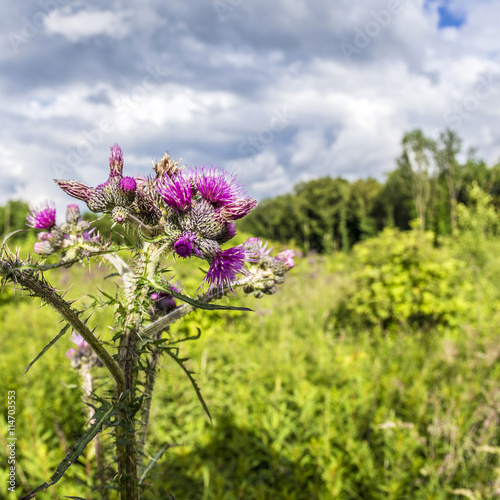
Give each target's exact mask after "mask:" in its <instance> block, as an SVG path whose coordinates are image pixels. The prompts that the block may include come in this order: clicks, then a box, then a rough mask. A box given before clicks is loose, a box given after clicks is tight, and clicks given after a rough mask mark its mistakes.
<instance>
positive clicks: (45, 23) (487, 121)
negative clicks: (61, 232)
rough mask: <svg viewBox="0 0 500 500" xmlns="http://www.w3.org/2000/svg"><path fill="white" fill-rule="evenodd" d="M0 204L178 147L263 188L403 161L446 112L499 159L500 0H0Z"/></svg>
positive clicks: (269, 191)
mask: <svg viewBox="0 0 500 500" xmlns="http://www.w3.org/2000/svg"><path fill="white" fill-rule="evenodd" d="M0 14H1V15H0V30H1V38H0V170H1V174H2V182H1V183H0V203H5V201H7V200H8V199H14V198H15V199H18V198H21V199H25V200H27V201H30V202H39V201H42V200H44V199H47V198H51V199H54V200H55V201H56V203H57V205H58V206H61V208H62V207H63V206H64V205H65V204H66V202H67V201H68V198H67V197H66V196H65V195H64V194H63V193H60V192H58V189H57V187H56V186H55V184H54V183H53V182H52V179H53V178H63V179H79V180H81V181H83V182H85V183H87V184H89V185H93V186H95V185H96V184H98V183H100V182H102V181H103V180H105V179H106V178H107V163H108V156H109V148H110V146H111V145H112V144H114V143H115V142H118V143H119V144H120V145H121V146H122V149H123V151H124V157H125V172H126V174H127V175H147V174H148V173H150V172H151V166H152V161H153V160H156V159H159V158H161V157H162V155H163V153H164V152H165V151H168V152H169V153H170V155H171V156H172V157H173V158H176V159H179V158H181V157H182V158H183V162H184V163H185V164H187V165H188V166H192V165H201V164H208V165H210V164H217V165H219V166H221V167H223V168H225V169H228V170H231V171H234V172H236V173H237V174H238V177H239V178H240V179H241V180H242V181H243V183H244V184H245V185H246V187H247V190H248V192H249V194H251V195H252V196H254V197H256V198H257V199H262V198H264V197H268V196H274V195H277V194H281V193H284V192H288V191H290V190H291V189H292V188H293V186H294V185H295V184H296V183H297V182H299V181H302V180H308V179H312V178H315V177H319V176H324V175H331V176H343V177H345V178H347V179H349V180H353V179H356V178H359V177H366V176H375V177H377V178H379V179H380V180H382V179H383V178H384V172H387V171H389V170H391V169H392V168H394V159H395V157H397V156H398V154H399V153H400V141H401V138H402V135H403V134H404V133H405V132H406V131H409V130H412V129H414V128H422V129H423V130H424V132H425V133H426V134H427V135H429V136H436V135H437V134H438V133H439V131H442V130H444V129H445V128H447V127H449V128H452V129H454V130H455V131H457V132H458V134H459V135H460V136H461V137H462V138H463V139H464V140H465V145H466V146H465V147H469V146H475V147H477V150H478V156H480V157H482V158H484V159H485V160H486V161H487V162H489V163H490V164H493V163H494V162H496V161H498V160H499V159H500V52H499V51H500V36H498V34H499V30H498V27H497V26H498V19H500V2H498V1H494V0H474V1H473V0H425V1H424V0H401V1H398V0H364V1H359V2H354V1H352V0H274V1H268V0H267V1H264V0H198V1H195V0H169V1H168V2H166V1H162V0H142V1H141V2H138V1H137V2H132V1H127V0H115V1H106V2H105V1H103V0H93V1H85V2H84V1H78V0H76V1H73V0H39V1H38V2H35V1H31V2H19V1H18V0H4V1H3V2H2V3H1V4H0Z"/></svg>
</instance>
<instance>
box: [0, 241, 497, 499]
mask: <svg viewBox="0 0 500 500" xmlns="http://www.w3.org/2000/svg"><path fill="white" fill-rule="evenodd" d="M497 250H498V245H496V246H495V245H492V247H491V248H488V252H489V253H490V256H491V261H493V260H495V255H497V254H498V253H497ZM353 265H354V264H353V263H352V262H351V258H350V257H345V256H338V257H319V256H316V257H306V258H303V259H299V262H298V265H297V267H296V269H294V270H293V271H292V272H291V273H290V275H289V277H288V278H287V282H286V284H285V285H284V286H282V287H280V290H279V292H278V294H277V295H275V296H272V297H264V298H263V299H260V300H257V299H254V298H247V299H244V298H242V297H241V296H239V295H238V296H237V297H235V298H231V302H232V303H233V304H236V303H241V304H243V303H244V304H245V305H246V306H249V307H251V308H252V309H254V312H253V313H240V312H221V311H216V312H208V311H200V312H195V313H192V314H191V315H190V316H189V318H188V319H187V320H185V321H183V322H181V323H179V324H178V325H175V327H174V328H173V329H172V335H174V336H187V335H192V334H195V333H196V332H197V331H198V329H199V330H200V331H201V338H200V339H199V340H197V341H195V342H189V343H186V344H183V354H185V355H186V356H189V357H190V358H191V360H190V367H191V368H192V369H193V370H194V371H195V372H196V373H197V380H198V382H199V385H200V386H201V388H202V393H203V395H204V398H205V400H206V401H207V403H208V406H209V408H210V412H211V414H212V417H213V423H211V422H210V421H209V419H208V418H207V416H206V415H205V414H204V412H203V409H202V408H201V405H200V404H199V402H198V400H197V399H196V396H195V394H194V391H193V390H192V389H191V387H190V384H189V381H188V380H187V379H186V378H185V376H184V375H183V373H182V372H181V371H180V370H179V369H178V368H177V367H176V366H174V364H173V363H171V362H169V361H168V360H164V361H163V362H162V364H161V367H160V372H159V375H158V382H157V391H156V393H155V397H154V400H153V406H152V415H151V419H152V422H153V424H152V427H151V431H150V436H149V438H150V443H151V444H150V445H149V447H148V449H147V452H148V453H149V454H150V455H151V456H152V455H154V454H155V453H156V451H157V450H158V449H159V448H160V447H161V446H163V445H164V444H168V445H170V446H171V447H170V448H169V449H168V450H167V451H166V452H165V453H164V455H163V456H162V458H161V459H160V461H159V463H158V466H157V468H156V469H154V471H153V472H152V474H151V476H150V478H149V483H148V486H147V490H146V498H151V499H158V498H159V499H162V498H168V493H167V491H170V492H171V493H172V494H173V495H174V496H175V498H176V499H177V500H179V499H189V500H198V499H203V500H209V499H210V500H211V499H214V500H215V499H217V500H219V499H220V500H223V499H228V500H229V499H231V500H232V499H245V500H253V499H278V500H279V499H287V500H294V499H296V500H299V499H300V500H302V499H304V500H305V499H321V500H323V499H324V500H326V499H362V500H371V499H380V500H382V499H384V500H386V499H408V500H410V499H411V500H420V499H422V500H424V499H426V500H427V499H455V498H457V499H459V498H474V499H476V500H479V499H487V498H488V499H489V498H494V497H495V496H496V495H498V494H499V491H500V478H499V472H500V469H499V462H498V456H499V453H500V445H499V438H500V435H499V424H500V421H499V415H500V391H499V389H498V380H499V377H500V364H499V362H498V361H499V358H500V348H499V347H498V335H499V333H500V331H499V330H500V326H499V322H498V319H499V317H498V315H496V316H495V315H492V314H491V313H488V315H486V314H478V315H477V317H474V318H471V321H469V322H464V323H463V324H461V325H460V326H459V327H455V328H451V327H450V328H435V329H426V330H419V329H416V328H411V327H406V328H404V327H401V328H400V329H398V330H397V331H392V332H390V333H387V332H386V333H385V334H383V333H381V332H380V331H378V330H377V331H371V330H369V329H365V330H359V331H349V330H348V329H345V328H344V329H340V328H338V327H337V326H336V323H335V322H334V321H332V314H333V311H335V306H336V304H338V302H339V301H340V300H341V299H342V298H343V294H344V290H346V289H348V288H349V287H352V285H353V283H352V276H351V269H352V266H353ZM185 266H187V264H186V263H184V262H183V263H182V265H181V266H180V271H179V273H178V274H179V276H178V279H179V280H181V281H183V282H184V283H185V284H186V289H187V290H188V291H192V292H193V291H194V290H196V287H197V286H199V284H200V283H201V280H199V279H198V277H201V276H202V274H201V273H199V274H198V275H197V276H196V277H195V278H194V279H192V280H191V281H190V280H186V279H185V278H186V276H188V273H189V270H188V269H187V268H186V267H185ZM489 269H490V271H489V274H488V273H483V275H482V278H481V279H483V283H482V286H481V287H480V290H481V293H480V294H478V295H477V297H478V299H477V300H478V304H479V305H478V307H479V308H480V307H481V303H482V301H490V300H493V299H495V297H498V295H499V293H498V291H499V287H498V280H497V279H496V278H497V272H496V271H495V268H494V266H493V267H491V268H489ZM105 274H106V273H105V271H104V270H103V271H99V272H97V273H94V274H93V275H89V274H88V273H87V271H86V270H85V269H83V268H80V269H75V270H72V271H64V272H63V273H62V275H60V276H59V278H58V280H59V281H58V285H59V286H61V287H67V286H68V285H69V284H70V283H76V285H75V286H74V287H73V289H72V290H71V291H70V292H69V295H68V296H69V297H71V298H76V297H77V296H78V295H79V293H80V291H81V290H82V289H84V288H85V287H86V286H89V287H90V288H91V291H90V293H97V288H98V287H101V288H102V286H106V287H107V288H106V289H107V290H112V289H113V286H114V285H113V283H112V281H111V280H108V281H107V284H106V285H103V284H102V279H103V277H104V275H105ZM54 275H55V276H56V275H57V274H56V273H54ZM495 300H496V299H495ZM488 310H489V309H488ZM478 318H479V320H478ZM0 320H1V323H2V336H1V340H2V355H1V356H0V371H1V373H2V382H1V384H2V390H3V392H5V391H6V390H12V389H15V390H16V394H17V395H18V407H17V432H18V436H19V439H18V441H17V443H18V449H17V453H18V454H17V458H18V464H19V466H20V470H21V469H22V472H23V474H24V477H25V479H22V478H19V476H18V481H19V484H20V485H21V486H23V487H24V486H25V485H26V486H27V485H28V484H29V486H31V487H33V486H36V485H37V484H39V483H40V482H43V481H45V480H47V479H48V478H49V477H50V475H51V474H52V473H53V471H54V470H55V467H56V466H57V463H58V462H59V461H60V460H61V459H62V458H63V456H64V454H65V451H66V450H67V448H68V446H69V447H70V446H71V444H72V442H73V441H75V440H76V438H77V437H78V436H79V434H80V433H81V432H82V429H83V428H84V426H85V414H86V410H85V407H84V405H83V403H82V401H81V394H80V392H79V390H78V384H79V381H78V377H77V374H76V373H74V372H73V371H72V370H71V369H70V367H69V364H68V363H67V360H66V358H65V356H64V353H65V351H66V350H67V349H68V348H69V347H70V343H69V342H68V341H67V340H65V339H63V340H62V341H61V342H59V343H58V345H56V346H55V347H53V348H52V351H50V352H49V353H48V355H46V356H44V358H42V359H41V360H40V361H39V362H38V363H37V364H36V365H35V366H34V367H33V368H32V369H31V370H30V372H28V374H27V375H23V373H24V369H25V367H26V365H27V363H29V361H31V359H32V358H33V357H34V356H35V355H36V354H37V353H38V351H39V350H40V349H41V348H42V347H43V346H44V345H45V344H46V343H47V342H48V341H49V340H50V339H51V338H52V337H53V336H54V335H55V334H56V333H57V332H58V331H59V330H58V328H57V326H56V323H57V318H56V317H55V315H54V314H53V313H52V311H50V310H49V309H48V308H45V307H44V308H42V309H40V310H36V311H33V304H32V303H31V301H30V300H29V299H22V300H18V299H17V298H16V300H13V299H12V298H11V299H5V300H3V301H2V302H1V303H0ZM110 321H111V317H110V315H109V313H105V312H104V311H99V312H98V313H96V315H95V316H94V317H93V318H92V319H91V322H92V325H99V330H100V331H102V332H105V331H106V329H105V327H104V326H103V325H106V324H109V323H110ZM3 405H5V403H4V402H3V401H2V402H1V403H0V435H2V436H5V432H4V431H5V417H4V416H5V414H6V412H5V407H4V406H3ZM3 453H4V448H3V447H0V474H6V457H5V456H4V455H3ZM91 464H92V455H91V452H90V451H89V454H88V455H87V456H85V457H82V458H81V459H80V461H79V463H77V464H75V466H74V467H72V468H71V469H70V471H71V472H70V474H69V475H68V477H67V478H65V479H63V480H61V481H60V483H58V484H57V485H56V487H54V488H53V489H51V490H49V492H48V493H45V494H44V495H40V498H41V499H44V498H54V499H55V498H62V497H63V495H73V496H81V497H86V496H87V495H88V494H89V485H90V486H91V479H90V477H89V476H88V473H87V467H89V466H90V465H91ZM2 477H4V476H2ZM5 488H6V483H5V482H0V497H5V498H13V497H12V496H11V497H9V496H7V491H6V489H5ZM87 498H99V496H98V495H97V494H94V495H91V496H89V497H87Z"/></svg>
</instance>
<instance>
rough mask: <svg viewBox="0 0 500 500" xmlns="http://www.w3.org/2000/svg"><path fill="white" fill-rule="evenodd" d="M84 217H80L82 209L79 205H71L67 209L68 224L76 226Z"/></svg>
mask: <svg viewBox="0 0 500 500" xmlns="http://www.w3.org/2000/svg"><path fill="white" fill-rule="evenodd" d="M81 218H82V216H81V215H80V209H79V208H78V205H75V204H71V205H68V207H67V208H66V222H67V223H68V224H71V225H74V224H78V222H80V220H81Z"/></svg>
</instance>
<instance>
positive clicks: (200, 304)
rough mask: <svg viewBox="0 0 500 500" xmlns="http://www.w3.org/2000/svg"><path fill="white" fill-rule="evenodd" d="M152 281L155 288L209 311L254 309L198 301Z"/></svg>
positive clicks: (250, 310)
mask: <svg viewBox="0 0 500 500" xmlns="http://www.w3.org/2000/svg"><path fill="white" fill-rule="evenodd" d="M150 283H151V285H152V286H153V287H154V288H156V289H158V290H162V291H163V292H167V293H169V294H170V295H172V296H173V297H175V298H176V299H179V300H182V301H183V302H187V303H188V304H190V305H192V306H193V307H197V308H198V309H207V310H209V311H215V310H220V309H222V310H229V311H249V312H253V310H252V309H249V308H248V307H236V306H220V305H216V304H209V303H207V302H198V301H197V300H195V299H192V298H191V297H188V296H187V295H184V294H182V293H180V292H176V291H174V290H172V289H171V288H169V287H164V286H162V285H159V284H158V283H153V282H150Z"/></svg>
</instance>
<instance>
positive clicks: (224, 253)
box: [203, 246, 245, 293]
mask: <svg viewBox="0 0 500 500" xmlns="http://www.w3.org/2000/svg"><path fill="white" fill-rule="evenodd" d="M244 262H245V250H244V249H243V248H242V247H239V246H238V247H233V248H228V249H227V250H221V251H220V252H219V253H218V254H217V255H216V256H215V257H214V258H213V260H212V262H211V264H210V268H209V269H208V273H207V275H206V276H205V280H206V281H207V282H208V283H209V291H211V290H213V289H217V290H219V291H220V292H221V293H223V291H224V286H228V287H229V288H230V289H231V284H232V283H233V282H234V281H235V280H236V275H237V274H238V273H240V272H242V271H243V263H244ZM205 280H203V281H204V282H205Z"/></svg>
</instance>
